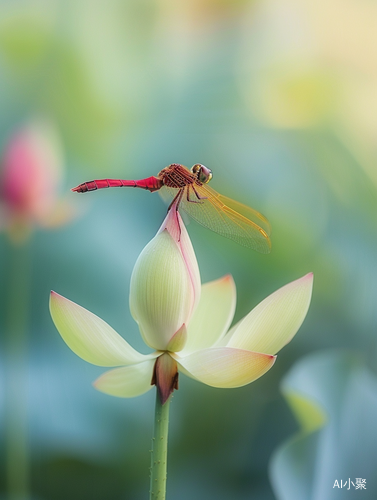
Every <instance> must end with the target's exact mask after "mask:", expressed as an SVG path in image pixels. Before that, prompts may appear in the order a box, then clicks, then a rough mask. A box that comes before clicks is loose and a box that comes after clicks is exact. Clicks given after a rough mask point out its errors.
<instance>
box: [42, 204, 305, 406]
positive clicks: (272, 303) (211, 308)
mask: <svg viewBox="0 0 377 500" xmlns="http://www.w3.org/2000/svg"><path fill="white" fill-rule="evenodd" d="M312 284H313V275H312V274H307V275H306V276H304V277H302V278H300V279H298V280H296V281H293V282H292V283H289V284H288V285H286V286H284V287H282V288H280V289H279V290H277V291H276V292H274V293H273V294H272V295H270V296H269V297H267V298H266V299H265V300H263V301H262V302H261V303H260V304H259V305H257V306H256V307H255V308H254V309H253V310H252V311H251V312H250V313H249V314H247V315H246V316H245V317H244V318H243V319H242V320H241V321H239V322H238V323H237V324H236V325H235V326H233V327H232V328H231V329H230V330H229V327H230V325H231V323H232V320H233V316H234V311H235V306H236V289H235V284H234V281H233V279H232V277H231V276H229V275H228V276H225V277H223V278H221V279H219V280H216V281H212V282H210V283H206V284H205V285H203V286H201V285H200V276H199V269H198V264H197V261H196V258H195V254H194V251H193V248H192V245H191V242H190V239H189V236H188V234H187V231H186V229H185V226H184V224H183V223H182V220H181V219H180V216H179V213H178V212H177V211H176V210H175V207H173V208H172V209H171V210H170V211H169V213H168V215H167V217H166V219H165V221H164V223H163V224H162V226H161V228H160V230H159V231H158V233H157V235H156V236H155V237H154V238H153V239H152V241H151V242H150V243H149V244H148V245H147V246H146V247H145V248H144V250H143V251H142V253H141V254H140V256H139V258H138V260H137V262H136V264H135V268H134V270H133V274H132V277H131V287H130V308H131V313H132V316H133V317H134V319H135V320H136V322H137V323H138V326H139V329H140V333H141V335H142V337H143V339H144V341H145V343H146V344H147V345H148V346H149V347H152V348H153V349H154V352H152V353H150V354H141V353H139V352H138V351H136V350H135V349H133V348H132V347H131V346H130V345H129V344H128V343H127V342H126V340H124V339H123V338H122V337H121V336H120V335H119V334H118V333H116V332H115V331H114V330H113V329H112V328H111V326H109V325H108V324H107V323H105V322H104V321H103V320H102V319H100V318H99V317H97V316H95V315H94V314H93V313H91V312H89V311H87V310H86V309H84V308H83V307H81V306H79V305H77V304H75V303H74V302H71V301H70V300H68V299H66V298H64V297H62V296H61V295H58V294H57V293H55V292H51V298H50V311H51V315H52V318H53V321H54V323H55V326H56V328H57V329H58V331H59V333H60V335H61V336H62V338H63V339H64V341H65V342H66V343H67V345H68V346H69V347H70V348H71V349H72V351H74V352H75V353H76V354H77V355H78V356H80V357H81V358H83V359H84V360H85V361H88V362H89V363H93V364H95V365H99V366H107V367H116V368H115V369H112V370H110V371H107V372H106V373H104V374H103V375H102V376H100V377H99V378H98V379H97V380H96V381H95V382H94V386H95V388H96V389H98V390H100V391H102V392H104V393H107V394H110V395H113V396H118V397H133V396H138V395H141V394H143V393H145V392H147V391H149V390H150V389H151V388H152V385H153V384H156V385H157V388H158V391H159V395H160V399H161V402H162V404H164V402H166V401H167V399H168V398H169V396H170V394H171V393H172V392H173V390H174V389H176V388H178V373H179V372H182V373H184V374H185V375H188V376H189V377H192V378H193V379H195V380H197V381H199V382H202V383H204V384H207V385H210V386H213V387H220V388H233V387H240V386H243V385H246V384H249V383H250V382H253V381H254V380H256V379H258V378H259V377H261V376H262V375H263V374H264V373H266V372H267V371H268V370H269V369H270V368H271V367H272V365H273V364H274V362H275V359H276V353H277V352H278V351H279V350H280V349H281V348H282V347H283V346H284V345H285V344H287V343H288V342H289V341H290V340H291V339H292V337H293V336H294V335H295V334H296V332H297V331H298V329H299V327H300V326H301V324H302V322H303V320H304V318H305V316H306V313H307V311H308V308H309V303H310V299H311V292H312Z"/></svg>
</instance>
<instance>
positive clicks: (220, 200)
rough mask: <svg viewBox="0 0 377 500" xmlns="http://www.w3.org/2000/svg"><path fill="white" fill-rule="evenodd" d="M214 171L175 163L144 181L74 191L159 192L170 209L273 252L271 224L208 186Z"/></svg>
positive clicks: (93, 183)
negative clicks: (133, 189) (131, 189)
mask: <svg viewBox="0 0 377 500" xmlns="http://www.w3.org/2000/svg"><path fill="white" fill-rule="evenodd" d="M211 179H212V171H211V170H210V169H209V168H207V167H205V166H204V165H200V164H199V163H197V164H196V165H194V166H193V167H192V168H191V169H190V170H189V169H188V168H186V167H184V166H183V165H180V164H178V163H173V164H172V165H169V166H168V167H166V168H164V169H162V170H161V172H160V173H159V174H158V175H157V177H153V176H152V177H148V178H146V179H141V180H132V181H129V180H121V179H101V180H94V181H89V182H84V183H83V184H80V185H79V186H77V187H75V188H73V189H72V191H76V192H77V193H86V192H87V191H95V190H96V189H102V188H108V187H123V186H126V187H127V186H128V187H136V188H141V189H146V190H148V191H151V192H153V191H159V192H160V194H161V195H162V197H163V198H165V199H168V200H169V201H170V200H172V201H171V203H170V205H169V210H170V208H171V207H172V206H173V205H175V209H176V210H178V209H179V208H182V209H183V210H184V211H185V212H187V213H188V214H189V215H190V216H191V217H192V218H193V219H194V220H196V221H197V222H199V224H202V225H203V226H205V227H207V228H208V229H211V230H212V231H214V232H215V233H218V234H221V235H222V236H225V237H226V238H230V239H231V240H234V241H236V242H237V243H239V244H240V245H243V246H245V247H248V248H252V249H253V250H257V251H258V252H261V253H269V252H270V250H271V242H270V238H269V235H270V224H269V222H268V220H267V219H266V218H265V217H264V216H263V215H262V214H260V213H259V212H257V211H256V210H253V209H252V208H250V207H247V206H246V205H243V204H242V203H238V202H237V201H234V200H232V199H230V198H227V197H226V196H223V195H221V194H219V193H217V192H216V191H215V190H214V189H212V188H210V187H209V186H208V182H209V181H210V180H211Z"/></svg>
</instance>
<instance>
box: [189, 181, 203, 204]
mask: <svg viewBox="0 0 377 500" xmlns="http://www.w3.org/2000/svg"><path fill="white" fill-rule="evenodd" d="M191 187H192V189H193V191H194V193H195V196H196V197H197V198H198V200H207V196H200V194H199V193H198V191H197V190H196V189H195V186H194V184H192V185H191ZM187 201H191V202H193V201H194V200H187ZM195 203H203V202H200V201H199V202H197V201H196V202H195Z"/></svg>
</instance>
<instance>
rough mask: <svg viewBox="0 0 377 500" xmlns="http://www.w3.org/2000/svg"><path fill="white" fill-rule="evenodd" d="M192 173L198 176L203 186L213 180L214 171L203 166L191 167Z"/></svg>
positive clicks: (198, 164)
mask: <svg viewBox="0 0 377 500" xmlns="http://www.w3.org/2000/svg"><path fill="white" fill-rule="evenodd" d="M191 172H192V173H193V174H196V176H197V178H198V181H199V182H201V183H202V184H207V182H209V181H210V180H211V179H212V170H210V169H209V168H207V167H205V166H204V165H201V164H200V163H197V164H195V165H194V166H193V167H191Z"/></svg>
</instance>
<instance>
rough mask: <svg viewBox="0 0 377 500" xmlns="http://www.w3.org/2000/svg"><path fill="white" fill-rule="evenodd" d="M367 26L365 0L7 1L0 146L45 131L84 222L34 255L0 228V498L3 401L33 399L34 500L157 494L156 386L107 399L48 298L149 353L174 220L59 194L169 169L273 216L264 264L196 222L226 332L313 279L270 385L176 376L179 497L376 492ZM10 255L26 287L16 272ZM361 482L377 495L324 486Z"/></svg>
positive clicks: (134, 197)
mask: <svg viewBox="0 0 377 500" xmlns="http://www.w3.org/2000/svg"><path fill="white" fill-rule="evenodd" d="M376 25H377V4H376V2H374V1H371V0H363V1H355V0H326V1H325V0H306V1H304V2H303V1H302V0H301V1H299V0H278V1H277V0H237V1H231V0H193V1H191V2H185V1H182V2H179V1H178V2H177V1H174V0H109V1H102V0H98V1H95V0H92V1H89V0H76V1H74V0H66V1H58V0H39V1H37V0H35V1H33V0H28V1H21V0H20V1H17V2H15V1H10V0H9V1H5V0H1V1H0V109H1V113H0V147H1V151H5V149H6V147H7V144H8V141H9V139H10V137H12V134H13V133H14V131H15V130H17V129H18V128H19V127H20V126H21V125H22V124H24V123H25V122H28V121H30V120H34V119H35V118H36V117H37V118H38V117H41V116H42V117H44V118H48V119H49V120H51V122H52V123H54V124H55V125H56V127H57V130H58V131H59V134H60V138H61V143H62V148H63V160H62V162H63V164H64V170H65V178H64V180H63V181H62V183H61V187H60V195H61V197H62V198H64V199H65V202H66V203H68V204H69V206H71V207H72V210H73V212H74V215H73V216H72V218H71V220H69V221H68V223H66V224H64V225H60V226H59V227H57V228H54V229H42V228H40V227H38V226H35V227H34V231H33V234H32V235H31V236H30V237H29V238H28V240H27V241H25V242H24V243H22V244H21V247H22V250H20V245H19V244H15V243H14V242H12V241H11V239H10V238H9V227H8V229H7V227H6V226H7V219H6V218H5V217H3V220H2V221H1V222H2V234H1V235H0V328H1V332H2V333H1V337H2V341H1V346H2V347H1V352H0V360H1V374H2V376H1V381H0V383H1V387H2V389H1V398H2V399H1V414H0V425H1V436H0V440H1V444H2V446H1V449H2V450H3V451H2V453H1V463H0V465H1V470H0V493H1V496H0V498H3V499H10V498H11V497H10V496H9V495H8V494H7V492H6V472H5V471H6V452H5V448H6V439H7V436H6V434H7V431H6V429H7V428H8V427H7V424H6V407H7V404H9V398H12V397H14V398H15V400H19V399H20V398H21V399H22V397H23V396H22V394H23V391H25V394H24V396H25V398H26V399H27V403H26V406H27V432H28V435H29V450H28V452H27V454H28V455H29V457H30V469H31V474H30V489H31V494H30V498H33V499H38V500H60V499H62V500H63V499H66V498H70V499H72V500H76V499H77V500H79V499H80V500H86V499H88V500H89V499H90V500H102V499H106V500H118V499H119V500H120V499H127V500H128V499H131V500H138V499H145V498H147V497H148V487H149V480H148V467H149V460H150V456H149V451H148V450H149V449H150V439H151V435H152V426H153V411H154V391H151V392H150V393H148V394H146V395H144V396H141V397H139V398H136V399H132V400H122V399H116V398H111V397H110V396H106V395H104V394H101V393H98V392H96V391H95V390H94V389H93V388H92V387H91V382H92V381H93V380H94V379H95V378H96V377H97V376H99V375H100V374H101V373H102V372H103V371H104V370H103V369H101V368H99V367H95V366H91V365H89V364H87V363H85V362H83V361H82V360H80V359H79V358H78V357H77V356H75V355H74V354H73V353H72V352H71V351H70V350H69V349H68V348H67V347H66V346H65V344H64V343H63V342H62V340H61V338H60V337H59V334H58V332H57V331H56V329H55V327H54V325H53V323H52V321H51V318H50V316H49V312H48V297H49V291H50V290H51V289H53V290H55V291H57V292H58V293H60V294H62V295H64V296H66V297H68V298H70V299H71V300H73V301H75V302H77V303H78V304H80V305H82V306H84V307H86V308H88V309H89V310H90V311H92V312H94V313H95V314H97V315H98V316H100V317H101V318H103V319H105V320H106V321H107V322H108V323H110V324H111V326H113V327H114V328H115V329H116V330H117V331H118V332H119V333H121V334H122V335H123V336H124V337H125V338H126V339H127V340H128V341H129V342H130V343H131V345H132V346H134V347H135V348H137V349H140V350H142V352H146V348H145V346H144V345H143V343H142V341H141V338H140V336H139V333H138V329H137V326H136V324H135V323H134V321H133V320H132V318H131V315H130V312H129V308H128V292H129V282H130V276H131V272H132V268H133V265H134V263H135V261H136V258H137V256H138V255H139V253H140V251H141V250H142V248H143V247H144V246H145V245H146V243H147V242H148V241H149V240H150V239H151V238H152V237H153V236H154V234H155V232H156V231H157V229H158V227H159V225H160V224H161V222H162V220H163V218H164V215H165V213H166V207H165V206H164V204H163V202H162V201H161V199H160V198H159V196H158V195H157V194H153V195H152V194H150V193H148V192H143V191H141V190H131V189H130V190H116V189H114V190H103V191H98V192H96V193H92V194H88V195H85V196H84V195H82V196H79V195H77V194H74V193H70V192H69V188H70V187H73V186H75V185H77V184H79V183H81V182H84V181H87V180H91V179H93V178H101V177H113V178H117V177H122V178H131V179H133V178H143V177H148V176H150V175H156V174H157V173H158V172H159V170H161V169H162V168H163V167H165V166H166V165H168V164H170V163H173V162H177V163H182V164H184V165H187V166H188V167H191V165H193V164H194V163H198V162H199V163H203V164H204V165H206V166H207V167H209V168H211V169H212V170H213V174H214V178H213V180H212V181H211V186H212V187H213V188H214V189H216V190H217V191H219V192H220V193H222V194H224V195H227V196H230V197H233V198H235V199H237V200H238V201H241V202H244V203H246V204H248V205H250V206H252V207H253V208H256V209H257V210H259V211H261V212H262V213H263V214H265V215H266V216H267V217H268V219H269V221H270V223H271V226H272V252H271V254H270V255H268V256H265V255H259V254H257V253H255V252H252V251H250V250H248V249H246V248H242V247H240V246H237V245H236V244H235V243H233V242H231V241H228V240H226V239H224V238H222V237H220V236H218V235H216V234H213V233H211V232H210V231H208V230H206V229H204V228H202V227H200V226H199V225H198V224H196V223H195V222H192V223H190V224H189V226H188V231H189V234H190V237H191V239H192V242H193V245H194V248H195V251H196V255H197V258H198V262H199V267H200V270H201V276H202V281H203V282H206V281H209V280H212V279H216V278H219V277H220V276H222V275H224V274H226V273H231V274H232V275H233V277H234V279H235V282H236V286H237V294H238V302H237V311H236V316H235V321H236V320H238V319H240V318H241V317H242V316H243V315H245V314H246V313H247V312H248V311H249V310H250V309H251V308H252V307H253V306H254V305H256V304H257V303H258V302H259V301H260V300H262V299H263V298H264V297H266V296H267V295H268V294H270V293H272V292H273V291H274V290H276V289H277V288H279V287H280V286H282V285H284V284H286V283H288V282H290V281H292V280H294V279H296V278H299V277H300V276H302V275H304V274H306V273H308V272H310V271H313V272H314V276H315V279H314V293H313V299H312V304H311V307H310V310H309V313H308V316H307V319H306V320H305V322H304V324H303V326H302V328H301V330H300V332H299V334H298V335H297V336H296V337H295V339H294V341H293V342H292V343H291V344H290V345H289V346H288V347H287V348H285V349H284V350H283V351H282V352H281V353H280V354H279V356H278V358H277V362H276V364H275V366H274V368H273V369H272V370H271V371H270V372H269V373H267V374H266V375H265V376H264V377H263V378H261V379H260V380H258V381H257V382H255V383H254V384H251V385H249V386H246V387H243V388H240V389H235V390H219V389H213V388H210V387H206V386H204V385H201V384H199V383H196V382H194V381H193V380H189V379H187V378H185V377H183V376H182V377H181V378H180V389H179V391H178V392H176V394H175V396H174V399H173V403H172V405H171V424H170V446H169V448H170V451H169V453H170V455H169V467H168V469H169V476H168V488H167V493H168V498H171V499H173V498H174V499H180V500H186V499H187V500H188V499H192V498H198V499H212V498H213V499H217V500H225V499H230V498H231V499H233V500H246V499H251V498H255V499H258V500H259V499H261V500H272V499H274V498H275V499H278V500H280V499H284V500H285V499H290V500H296V499H297V500H306V499H308V500H309V499H310V500H322V499H326V500H327V499H333V498H334V499H337V498H339V499H340V498H344V497H345V495H348V498H354V497H353V496H352V495H354V496H355V497H356V496H357V498H361V497H362V498H363V499H364V500H365V499H368V500H372V499H375V498H376V497H377V479H376V474H375V470H376V467H377V451H376V450H377V427H376V422H377V383H376V378H375V375H376V353H377V350H376V333H377V331H376V325H377V321H376V320H377V317H376V316H377V307H376V298H377V285H376V283H377V265H376V258H377V168H376V161H377V147H376V146H377V30H376V28H375V27H376ZM19 252H21V253H23V254H27V255H26V257H25V255H23V259H24V261H23V262H24V263H25V262H26V264H25V266H26V268H25V269H27V266H29V269H30V275H28V272H22V271H21V272H20V273H17V272H16V273H15V271H14V267H13V268H12V259H14V257H15V255H16V254H17V253H19ZM18 269H19V270H20V268H19V267H18ZM15 275H16V276H18V277H17V282H16V283H15V280H16V278H15ZM22 277H23V278H24V280H23V278H22ZM22 280H23V281H22ZM12 283H13V285H14V286H16V287H18V288H17V289H18V291H19V294H20V297H23V296H24V295H25V297H26V298H25V300H24V302H26V301H27V300H29V306H28V308H27V309H28V315H27V343H28V347H27V351H28V352H27V366H26V368H25V367H24V377H22V379H21V380H22V381H21V382H20V384H21V385H20V389H19V390H18V389H17V385H16V386H15V387H13V392H12V391H11V392H10V396H9V394H8V396H6V394H7V391H8V393H9V387H8V388H7V373H8V372H7V369H6V368H5V367H6V366H7V365H10V363H9V359H10V357H9V353H8V351H7V349H9V346H8V343H7V341H6V340H5V339H6V338H7V337H9V333H10V332H9V328H10V327H9V322H10V320H9V319H7V318H9V317H12V315H13V317H15V316H17V314H18V311H17V306H16V305H12V302H11V299H10V298H9V295H10V293H11V292H10V290H11V289H12ZM27 297H29V299H28V298H27ZM20 300H21V299H20ZM10 304H11V305H10ZM20 307H21V306H20ZM10 308H13V309H14V310H13V311H12V310H10ZM313 353H314V354H313ZM313 356H314V358H313ZM292 367H293V368H292ZM300 367H301V368H300ZM289 370H291V371H290V373H289V375H288V378H286V379H285V380H286V382H285V383H284V386H283V387H284V391H283V393H282V392H281V390H280V384H281V381H282V379H283V377H284V376H285V375H286V374H287V372H288V371H289ZM21 371H22V369H21ZM21 386H22V387H21ZM287 387H288V389H287ZM20 394H21V396H20ZM292 394H293V395H294V397H292ZM284 395H285V397H284ZM304 396H305V397H304ZM305 401H306V403H305ZM292 402H293V403H292ZM330 402H331V405H330ZM10 404H12V403H10ZM327 405H330V406H327ZM13 406H14V405H13ZM292 410H293V411H292ZM295 414H296V416H297V417H298V419H296V418H295ZM318 415H323V418H319V417H318ZM317 417H318V418H317ZM313 422H314V423H313ZM300 425H301V427H300ZM300 429H301V430H300ZM292 436H294V437H292ZM292 439H293V441H294V442H292ZM276 450H278V451H276ZM274 453H275V454H274ZM273 456H274V457H275V458H274V459H273V462H272V464H273V465H272V467H271V466H270V465H269V464H271V458H272V457H273ZM349 478H350V480H351V481H353V482H355V478H364V479H366V487H367V489H366V490H364V491H356V490H355V488H353V487H352V485H351V489H350V490H349V491H347V492H346V491H345V488H342V489H337V488H333V485H334V482H335V480H338V481H340V480H343V481H346V480H348V479H349ZM12 500H13V499H12Z"/></svg>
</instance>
